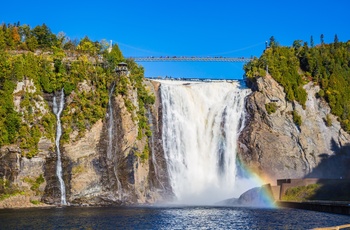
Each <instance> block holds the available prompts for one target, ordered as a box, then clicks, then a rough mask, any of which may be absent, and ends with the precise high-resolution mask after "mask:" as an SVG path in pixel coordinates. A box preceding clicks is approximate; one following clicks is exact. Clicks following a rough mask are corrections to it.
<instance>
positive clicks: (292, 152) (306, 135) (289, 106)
mask: <svg viewBox="0 0 350 230" xmlns="http://www.w3.org/2000/svg"><path fill="white" fill-rule="evenodd" d="M253 88H254V89H256V91H254V92H253V93H252V94H251V95H249V96H248V97H247V99H246V112H247V114H246V116H247V119H246V126H245V128H244V129H243V131H242V132H241V134H240V137H239V140H238V142H239V149H238V155H239V159H240V161H242V162H243V163H244V164H246V165H247V166H248V167H249V168H251V169H252V170H253V171H255V172H257V173H258V174H259V175H260V176H262V177H264V178H265V179H266V180H267V181H270V182H272V183H274V182H275V179H280V178H301V177H321V178H340V177H348V176H349V170H348V169H347V167H346V165H347V163H349V155H348V154H349V151H348V150H349V149H348V146H349V143H350V136H349V134H347V133H346V132H344V131H343V130H342V129H341V127H340V124H339V122H338V121H337V119H336V117H334V116H332V115H330V108H329V106H328V104H327V103H326V102H325V101H324V100H323V99H321V98H317V97H316V93H317V92H318V91H319V87H318V86H314V85H313V84H312V83H309V84H307V85H305V86H304V88H305V90H306V91H307V93H308V98H307V102H306V107H305V109H303V108H302V106H301V105H299V104H298V103H291V102H288V101H286V100H285V93H284V91H283V88H282V87H281V86H280V85H278V83H277V82H276V81H275V80H274V79H273V78H272V77H271V76H269V75H267V76H266V77H261V78H259V79H257V81H256V84H255V85H254V86H253ZM268 103H275V104H276V111H275V112H273V113H271V114H269V113H268V112H267V110H266V107H265V105H266V104H268ZM293 110H295V111H297V113H298V114H299V115H300V117H301V120H302V124H301V125H300V126H297V125H296V124H295V123H294V121H293V115H292V114H293ZM327 115H328V119H330V120H331V122H329V123H331V124H329V123H328V126H327V125H326V117H327Z"/></svg>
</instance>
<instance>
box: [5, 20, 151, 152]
mask: <svg viewBox="0 0 350 230" xmlns="http://www.w3.org/2000/svg"><path fill="white" fill-rule="evenodd" d="M108 45H109V44H108V43H107V42H105V41H101V42H97V41H96V42H93V41H91V40H90V39H89V38H88V37H87V36H86V37H84V38H83V39H81V40H79V41H77V40H74V41H71V40H70V39H68V38H67V37H66V36H65V35H64V33H59V34H58V35H55V34H53V33H52V32H51V30H50V29H49V28H48V27H47V26H46V25H45V24H43V25H41V26H36V27H34V28H33V29H31V28H30V27H29V26H27V25H23V26H21V25H20V24H19V23H17V24H7V25H6V24H2V25H1V26H0V105H1V106H0V147H1V146H4V145H8V144H17V145H19V146H20V147H21V149H22V153H23V155H24V156H26V157H32V156H34V155H36V154H37V152H38V142H39V140H40V138H41V137H43V136H45V137H47V138H49V139H51V140H53V139H54V137H55V124H56V122H55V116H54V115H53V113H52V112H51V108H49V107H48V104H47V103H46V102H45V103H44V104H45V110H46V111H49V112H48V113H45V112H43V110H42V108H39V107H42V106H43V105H41V104H40V103H41V101H43V98H44V95H45V94H52V93H55V92H57V91H59V90H61V89H64V93H65V95H66V96H70V98H71V100H70V101H69V102H67V104H66V107H65V109H64V111H63V114H62V117H61V120H62V125H63V128H64V133H63V135H62V141H64V142H67V141H69V138H70V134H71V133H72V132H73V131H77V133H78V136H77V138H79V137H80V136H82V135H83V134H84V132H85V130H87V129H89V128H91V126H92V125H93V124H94V123H95V122H96V121H97V120H99V119H102V118H104V115H105V113H106V108H107V106H108V93H109V88H110V86H111V84H112V82H114V81H117V82H116V84H117V86H116V88H117V90H116V91H115V93H116V94H120V95H122V97H123V98H124V101H125V102H126V104H127V103H128V102H129V103H131V102H130V101H129V99H128V95H127V94H128V90H127V89H136V90H137V92H138V93H139V95H138V97H139V105H141V106H140V109H139V108H136V107H135V106H130V107H131V110H136V114H137V117H135V120H136V121H137V122H139V123H140V124H141V125H142V126H141V127H142V128H141V129H140V131H139V133H140V134H139V135H140V138H142V136H143V135H144V134H146V135H147V134H148V130H149V127H148V123H147V122H145V119H146V118H145V117H146V113H145V108H144V107H145V106H147V105H149V104H151V103H153V102H154V98H153V96H151V95H150V94H149V93H148V91H147V90H146V88H145V86H144V85H143V84H142V81H143V77H144V70H143V68H142V67H141V66H138V65H137V64H136V63H135V62H133V61H132V60H125V59H124V57H123V55H122V53H121V51H120V49H119V47H118V46H117V45H113V47H111V49H108V48H109V47H108ZM122 61H127V62H128V65H129V70H130V75H129V77H126V76H124V77H122V78H117V76H116V73H115V67H116V66H117V64H118V63H120V62H122ZM23 81H30V82H32V84H33V85H34V86H31V89H30V90H26V91H25V90H19V91H18V92H16V93H15V94H14V91H15V89H16V87H17V84H18V82H23ZM86 87H87V88H86ZM34 88H35V90H34ZM14 97H20V98H21V103H20V105H19V107H20V108H21V110H20V111H19V110H18V105H17V106H16V105H15V103H14ZM131 110H130V112H132V111H131ZM132 113H133V112H132Z"/></svg>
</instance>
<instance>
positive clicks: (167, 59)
mask: <svg viewBox="0 0 350 230" xmlns="http://www.w3.org/2000/svg"><path fill="white" fill-rule="evenodd" d="M128 58H129V59H133V60H134V61H135V62H250V61H252V60H253V58H247V57H221V56H220V57H187V56H172V57H170V56H164V57H163V56H160V57H153V56H151V57H128Z"/></svg>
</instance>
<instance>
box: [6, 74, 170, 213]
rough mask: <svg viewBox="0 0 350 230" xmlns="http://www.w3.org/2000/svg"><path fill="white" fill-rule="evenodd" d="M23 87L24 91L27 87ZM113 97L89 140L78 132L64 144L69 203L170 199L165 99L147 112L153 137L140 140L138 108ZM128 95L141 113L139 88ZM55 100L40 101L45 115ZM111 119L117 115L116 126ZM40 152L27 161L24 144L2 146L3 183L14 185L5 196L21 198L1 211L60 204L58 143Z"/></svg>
mask: <svg viewBox="0 0 350 230" xmlns="http://www.w3.org/2000/svg"><path fill="white" fill-rule="evenodd" d="M144 83H145V84H147V88H148V90H149V91H151V92H152V93H153V94H154V95H157V94H158V87H159V86H157V84H152V83H150V82H148V81H146V82H144ZM18 85H19V87H22V85H23V83H18ZM24 85H25V84H24ZM29 85H30V84H29ZM30 86H31V85H30ZM80 86H81V87H80V88H81V89H79V90H85V91H89V90H93V87H91V86H89V84H88V83H87V82H83V83H81V84H80ZM22 88H23V87H22ZM32 88H33V87H27V88H25V87H24V88H23V90H24V92H26V91H28V90H29V89H32ZM15 93H16V92H15ZM32 93H35V92H32ZM111 95H112V96H111V98H110V106H111V111H108V109H107V111H106V116H105V118H104V119H102V120H98V121H97V122H96V123H95V124H94V125H93V126H92V127H91V128H90V129H88V130H87V131H86V132H85V133H84V135H83V136H79V135H78V133H77V132H75V131H74V130H73V132H72V133H71V134H70V137H69V141H68V143H65V144H63V145H61V148H60V150H61V155H62V168H63V170H62V171H63V174H62V177H63V180H64V182H65V186H66V193H67V196H66V199H67V202H68V203H70V204H78V205H110V204H117V205H119V204H135V203H154V202H158V201H162V200H165V199H170V198H171V196H172V192H171V188H170V185H169V181H168V176H167V171H166V162H165V159H164V154H163V151H162V149H163V147H162V141H161V122H159V121H160V120H159V116H160V117H161V108H160V107H159V98H157V100H156V103H155V105H153V106H149V107H148V108H147V110H148V111H147V116H148V118H149V122H150V123H149V125H150V127H151V130H152V133H153V134H152V135H151V136H149V137H147V135H141V138H140V135H139V121H138V119H135V118H136V110H134V111H130V110H128V108H127V106H126V103H125V101H126V100H125V98H123V96H121V95H119V94H115V93H111ZM127 95H128V96H127V100H128V101H130V102H131V103H132V104H133V106H134V108H136V109H138V107H139V105H138V100H137V97H138V95H137V92H136V90H134V89H133V88H132V87H129V88H128V93H127ZM73 96H74V95H69V96H68V97H67V98H66V99H65V108H64V110H66V111H67V113H70V112H71V110H72V108H71V106H70V104H71V103H74V99H73ZM52 97H53V95H45V100H40V103H38V107H39V108H42V110H44V109H43V108H45V111H44V112H45V113H52ZM14 98H15V105H16V106H17V109H18V111H21V109H22V108H21V107H20V104H21V103H20V100H21V99H20V97H14ZM50 110H51V111H50ZM159 114H160V115H159ZM110 116H113V119H112V120H111V122H109V119H110ZM37 119H40V117H38V118H37ZM110 126H113V129H110ZM63 128H67V127H64V126H63ZM110 130H113V131H112V132H110ZM38 152H39V154H37V155H36V156H34V157H32V158H30V159H28V158H25V157H22V155H23V150H22V149H21V148H20V147H19V145H12V146H4V147H2V148H1V150H0V176H1V179H2V181H3V182H4V181H7V182H10V184H11V186H10V187H11V188H6V189H3V190H4V191H0V192H5V193H6V192H8V191H10V190H9V189H11V193H13V194H17V197H18V198H13V199H11V202H8V201H0V207H20V206H22V207H23V206H27V207H28V206H34V205H33V204H32V203H34V202H33V201H36V202H38V201H42V202H45V203H47V204H59V203H60V197H61V193H60V184H59V181H58V178H57V176H56V167H57V164H56V163H57V155H56V152H55V144H54V140H53V139H52V140H49V139H47V138H41V139H40V141H39V143H38ZM141 154H144V158H141V157H140V155H141ZM41 178H43V179H41ZM37 181H39V182H40V183H39V182H37ZM33 185H35V187H34V186H33ZM18 194H25V195H23V196H24V197H26V198H23V197H20V196H19V195H18ZM30 201H31V202H32V203H30ZM20 203H21V204H20Z"/></svg>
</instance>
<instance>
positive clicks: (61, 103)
mask: <svg viewBox="0 0 350 230" xmlns="http://www.w3.org/2000/svg"><path fill="white" fill-rule="evenodd" d="M63 108H64V92H63V89H62V90H61V92H60V98H59V101H58V104H57V99H56V95H54V97H53V113H54V114H55V115H56V126H57V127H56V140H55V143H56V153H57V167H56V175H57V177H58V180H59V182H60V188H61V204H62V205H67V202H66V186H65V184H64V181H63V178H62V161H61V150H60V139H61V135H62V125H61V113H62V111H63Z"/></svg>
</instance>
